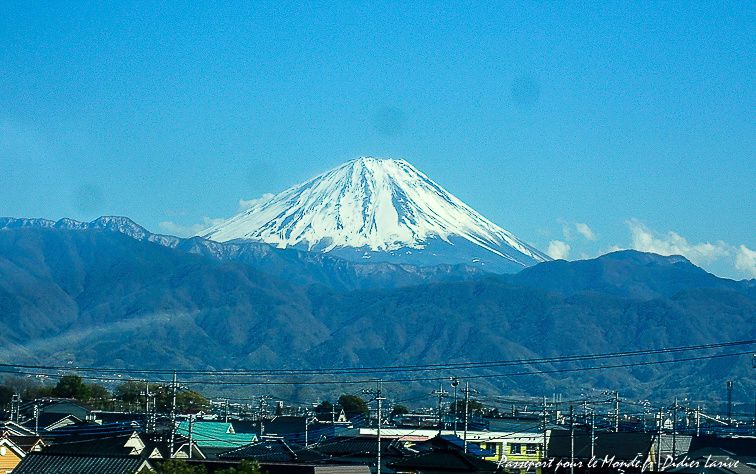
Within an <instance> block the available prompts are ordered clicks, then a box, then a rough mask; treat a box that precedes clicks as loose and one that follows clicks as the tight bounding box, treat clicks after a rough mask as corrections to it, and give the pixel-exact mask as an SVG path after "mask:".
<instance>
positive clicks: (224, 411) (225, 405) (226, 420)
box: [223, 398, 228, 423]
mask: <svg viewBox="0 0 756 474" xmlns="http://www.w3.org/2000/svg"><path fill="white" fill-rule="evenodd" d="M223 422H224V423H228V398H227V399H226V403H224V410H223Z"/></svg>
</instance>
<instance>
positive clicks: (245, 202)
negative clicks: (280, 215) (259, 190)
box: [239, 193, 275, 211]
mask: <svg viewBox="0 0 756 474" xmlns="http://www.w3.org/2000/svg"><path fill="white" fill-rule="evenodd" d="M273 196H275V194H272V193H265V194H263V195H262V196H260V197H259V198H256V199H239V210H240V211H243V210H245V209H249V208H250V207H252V206H254V205H255V204H259V203H262V202H265V201H268V200H270V198H272V197H273Z"/></svg>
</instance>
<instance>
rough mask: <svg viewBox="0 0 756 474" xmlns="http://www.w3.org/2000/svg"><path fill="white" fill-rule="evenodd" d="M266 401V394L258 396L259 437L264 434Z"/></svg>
mask: <svg viewBox="0 0 756 474" xmlns="http://www.w3.org/2000/svg"><path fill="white" fill-rule="evenodd" d="M267 402H268V397H267V395H261V396H260V437H262V435H264V434H265V411H266V405H267Z"/></svg>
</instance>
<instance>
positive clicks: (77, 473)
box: [13, 453, 150, 474]
mask: <svg viewBox="0 0 756 474" xmlns="http://www.w3.org/2000/svg"><path fill="white" fill-rule="evenodd" d="M143 466H148V467H149V466H150V465H149V463H148V462H147V461H145V460H144V459H141V458H139V457H136V456H129V457H126V456H124V457H107V456H75V455H63V454H45V453H31V454H29V455H28V456H26V457H25V458H24V459H23V460H22V461H21V463H20V464H19V465H18V466H17V467H16V468H15V469H14V470H13V474H40V473H45V474H133V473H134V472H138V471H139V470H140V469H142V467H143Z"/></svg>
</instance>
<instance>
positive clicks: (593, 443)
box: [591, 412, 596, 458]
mask: <svg viewBox="0 0 756 474" xmlns="http://www.w3.org/2000/svg"><path fill="white" fill-rule="evenodd" d="M595 421H596V420H595V417H594V413H593V412H591V458H592V457H593V456H594V451H595V450H596V430H595V428H594V426H593V425H594V424H595Z"/></svg>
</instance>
